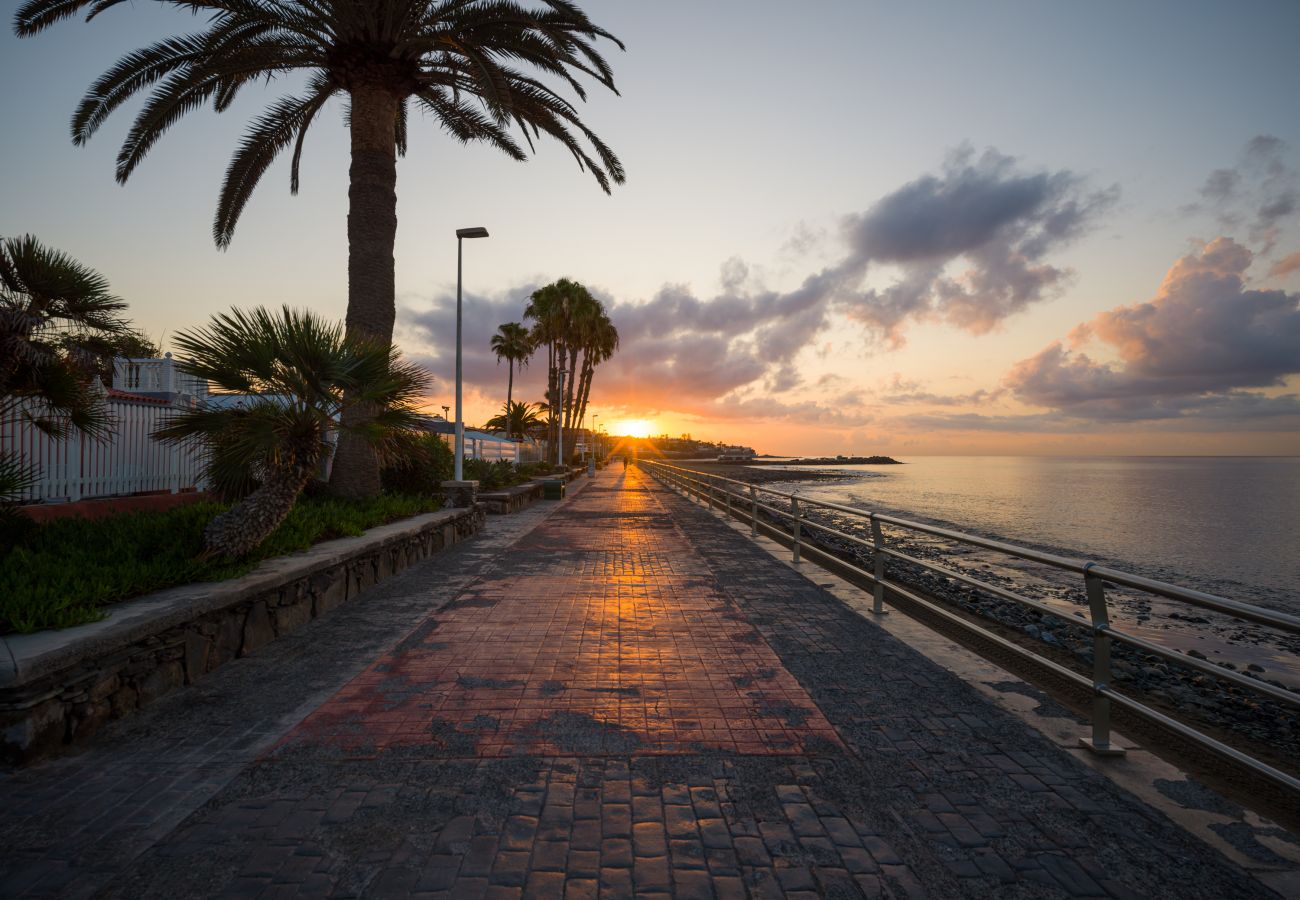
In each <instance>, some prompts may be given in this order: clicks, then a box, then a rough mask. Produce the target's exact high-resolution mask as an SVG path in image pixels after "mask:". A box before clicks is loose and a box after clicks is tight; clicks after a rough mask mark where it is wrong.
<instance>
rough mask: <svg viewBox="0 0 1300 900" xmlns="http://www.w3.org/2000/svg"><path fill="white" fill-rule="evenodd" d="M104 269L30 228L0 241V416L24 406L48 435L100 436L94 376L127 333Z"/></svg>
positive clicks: (101, 415)
mask: <svg viewBox="0 0 1300 900" xmlns="http://www.w3.org/2000/svg"><path fill="white" fill-rule="evenodd" d="M125 309H126V303H124V302H123V301H122V300H121V299H119V298H118V297H115V296H113V294H112V293H110V292H109V289H108V282H107V281H106V280H105V279H104V277H103V276H102V275H100V274H99V273H97V272H95V271H94V270H92V269H89V268H87V267H86V266H84V265H82V264H81V263H79V262H77V261H76V260H75V259H73V258H72V257H70V256H68V255H67V254H65V253H61V252H59V251H58V250H53V249H50V248H49V247H46V246H44V245H43V244H41V242H40V241H38V240H37V239H36V238H34V237H32V236H31V235H25V236H24V237H21V238H5V239H4V240H0V417H4V416H6V415H9V414H11V413H14V412H15V411H18V410H21V413H20V414H21V415H22V416H23V418H25V419H26V420H27V421H28V422H30V423H31V424H32V425H33V426H34V427H36V428H38V429H40V430H41V431H44V432H45V433H46V434H49V435H50V436H51V437H56V438H63V437H67V436H68V435H69V434H71V433H72V432H73V431H79V432H81V433H83V434H87V435H90V436H92V437H104V436H106V435H107V434H108V432H109V431H110V430H111V429H112V420H111V419H110V417H109V415H108V411H107V408H106V406H105V404H104V402H103V396H102V394H100V393H98V392H97V391H96V390H95V389H94V377H95V374H96V373H97V372H99V371H100V370H102V369H103V367H104V366H105V363H106V360H111V359H112V357H113V355H114V349H115V348H116V346H117V345H118V343H119V342H121V341H124V340H126V339H127V338H128V337H129V336H130V335H131V334H132V331H131V327H130V325H129V324H128V323H127V321H126V320H125V319H124V318H123V317H122V312H123V310H125Z"/></svg>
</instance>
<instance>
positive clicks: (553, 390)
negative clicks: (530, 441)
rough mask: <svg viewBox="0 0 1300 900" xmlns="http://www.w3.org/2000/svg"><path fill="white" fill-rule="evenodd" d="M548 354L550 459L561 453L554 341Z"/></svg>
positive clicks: (547, 430) (547, 452) (549, 346)
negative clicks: (556, 406) (557, 417)
mask: <svg viewBox="0 0 1300 900" xmlns="http://www.w3.org/2000/svg"><path fill="white" fill-rule="evenodd" d="M546 353H547V357H546V409H547V416H546V443H547V445H548V446H547V448H546V455H547V457H548V459H549V458H550V457H551V456H556V454H557V453H558V452H559V451H558V450H556V447H555V434H556V432H555V426H556V414H555V404H556V403H557V402H558V401H557V397H556V395H557V394H558V393H559V376H558V375H557V374H556V370H557V367H556V365H555V342H554V341H552V342H551V343H549V344H547V345H546ZM555 461H556V462H559V458H558V456H556V460H555Z"/></svg>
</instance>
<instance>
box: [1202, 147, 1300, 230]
mask: <svg viewBox="0 0 1300 900" xmlns="http://www.w3.org/2000/svg"><path fill="white" fill-rule="evenodd" d="M1289 149H1290V148H1289V147H1288V146H1287V143H1286V141H1283V140H1282V139H1281V138H1278V137H1274V136H1273V135H1268V134H1260V135H1256V136H1255V137H1253V138H1251V139H1250V140H1249V141H1248V142H1247V143H1246V146H1245V147H1244V148H1243V149H1242V151H1241V155H1240V158H1239V161H1238V163H1237V165H1236V166H1235V167H1232V168H1227V169H1215V170H1214V171H1213V172H1211V173H1210V174H1209V175H1208V176H1207V177H1206V179H1205V184H1203V185H1202V186H1201V189H1200V197H1201V200H1200V202H1197V203H1193V204H1191V205H1190V206H1187V207H1185V208H1184V211H1185V212H1187V213H1192V214H1195V213H1200V212H1209V213H1211V214H1212V215H1213V216H1214V217H1215V219H1216V220H1217V221H1218V223H1219V224H1220V225H1221V226H1222V227H1224V228H1225V229H1233V230H1235V229H1238V228H1242V227H1244V228H1245V234H1246V236H1247V237H1248V239H1249V240H1250V241H1251V242H1252V243H1253V244H1255V245H1256V246H1257V247H1258V249H1259V250H1260V252H1261V253H1265V254H1267V253H1271V252H1272V250H1273V248H1274V246H1275V245H1276V244H1277V242H1278V240H1279V239H1280V237H1281V235H1282V228H1283V226H1284V225H1285V224H1286V222H1287V220H1289V219H1291V218H1292V217H1293V216H1295V215H1296V214H1297V213H1300V173H1297V172H1296V170H1295V169H1294V168H1293V167H1292V166H1291V165H1290V164H1289V163H1288V162H1287V154H1288V151H1289Z"/></svg>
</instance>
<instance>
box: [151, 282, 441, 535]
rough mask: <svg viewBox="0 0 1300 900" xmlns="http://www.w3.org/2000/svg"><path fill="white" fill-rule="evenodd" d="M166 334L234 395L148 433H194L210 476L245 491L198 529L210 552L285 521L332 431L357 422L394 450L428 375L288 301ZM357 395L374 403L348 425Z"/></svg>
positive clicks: (192, 367)
mask: <svg viewBox="0 0 1300 900" xmlns="http://www.w3.org/2000/svg"><path fill="white" fill-rule="evenodd" d="M173 344H174V345H175V346H176V348H177V349H178V350H179V351H180V354H181V355H182V356H183V357H185V358H184V359H183V360H182V362H181V363H180V366H179V368H180V369H181V370H182V371H184V372H188V373H189V374H191V375H194V376H196V377H198V378H203V379H207V381H208V382H209V383H211V384H212V385H214V386H215V387H217V388H218V389H220V390H222V391H225V392H228V393H231V394H237V395H240V397H241V401H240V403H239V404H238V405H232V406H225V405H218V404H216V403H208V404H205V405H203V406H200V407H196V408H195V409H192V410H187V411H184V412H180V413H177V414H176V415H175V416H173V417H172V418H171V419H170V421H169V422H168V423H167V424H166V425H165V426H164V427H163V428H161V429H159V430H158V431H157V432H155V434H154V436H155V437H157V438H159V439H160V440H163V441H167V442H171V443H179V444H188V443H192V442H193V441H194V440H195V439H196V438H198V439H201V440H202V441H203V443H204V444H205V446H206V462H205V476H206V478H207V480H208V481H209V483H210V484H211V485H212V486H213V487H214V488H215V489H216V490H218V491H219V492H220V493H222V494H224V495H228V496H231V495H233V496H241V497H242V499H240V500H239V501H238V502H236V503H235V504H234V505H233V506H231V507H230V509H228V510H226V511H225V512H223V513H221V514H220V515H218V516H217V517H216V518H214V519H213V520H212V521H211V522H210V523H209V524H208V526H207V528H206V529H205V530H204V533H203V553H204V555H205V556H221V557H227V558H237V557H239V556H242V555H244V554H246V553H248V552H249V551H250V550H252V549H253V548H255V547H257V545H258V544H260V543H261V542H262V541H263V540H265V539H266V538H267V536H269V535H270V534H271V532H273V531H274V530H275V528H276V526H278V525H279V524H280V523H281V522H283V521H284V519H285V517H286V516H287V515H288V514H289V511H290V510H291V509H292V508H293V504H294V501H295V500H297V498H298V495H299V494H301V493H302V490H303V488H304V487H305V486H306V484H307V482H308V481H309V480H310V479H311V478H312V477H313V476H315V475H316V474H317V472H318V471H319V469H320V466H321V463H322V461H323V460H324V459H325V457H326V455H327V454H328V453H329V452H330V451H329V445H328V444H327V443H326V435H327V433H328V431H329V429H331V428H338V429H340V430H347V431H350V432H352V433H353V434H355V435H356V436H357V437H358V438H360V439H361V440H362V441H363V442H364V443H365V445H367V446H369V447H370V448H371V449H372V451H373V452H375V454H376V455H377V456H378V457H379V458H381V459H382V458H386V457H391V456H393V455H396V454H398V453H400V450H401V439H400V435H401V434H403V433H404V432H406V431H408V430H410V429H411V428H412V427H413V426H414V425H415V424H416V423H417V422H418V421H419V416H418V413H417V412H416V409H415V405H414V404H415V402H416V401H417V400H418V398H419V397H420V395H421V394H422V393H423V391H424V390H425V388H426V387H427V385H428V377H427V376H426V375H425V374H424V373H423V372H421V371H420V370H419V369H417V368H415V367H414V366H412V365H410V364H408V363H405V362H403V361H402V360H401V358H400V356H399V354H398V352H397V350H396V349H395V348H393V347H392V346H391V345H389V344H381V343H378V342H374V341H367V340H363V339H358V338H355V337H352V336H345V335H344V333H343V327H342V325H340V324H338V323H331V322H327V321H325V320H324V319H322V318H321V317H319V316H317V315H316V314H314V313H312V312H307V311H299V310H293V309H290V308H289V307H287V306H286V307H283V308H281V309H280V310H279V311H278V312H272V311H270V310H267V309H264V308H258V309H254V310H251V311H249V312H243V311H240V310H233V311H231V312H229V313H223V314H220V315H216V316H214V317H213V318H212V320H211V322H210V323H209V324H208V325H207V326H206V327H204V328H199V329H195V330H192V331H186V332H181V333H180V334H178V335H177V336H176V337H175V338H174V339H173ZM353 404H365V405H367V406H368V407H369V408H370V409H371V414H370V415H369V416H367V418H366V420H365V421H364V422H362V423H361V424H359V425H353V424H345V422H346V419H345V415H346V413H347V412H348V409H349V406H351V405H353Z"/></svg>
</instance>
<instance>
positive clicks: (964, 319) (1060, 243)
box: [834, 147, 1119, 344]
mask: <svg viewBox="0 0 1300 900" xmlns="http://www.w3.org/2000/svg"><path fill="white" fill-rule="evenodd" d="M1118 196H1119V192H1118V188H1115V187H1111V188H1107V189H1104V190H1091V189H1089V188H1088V187H1087V185H1086V182H1085V180H1084V179H1083V178H1082V177H1080V176H1078V175H1076V174H1075V173H1073V172H1070V171H1068V170H1061V171H1057V172H1042V171H1039V172H1027V171H1023V170H1022V169H1021V167H1020V166H1019V164H1018V163H1017V161H1016V160H1015V159H1014V158H1012V157H1010V156H1005V155H1003V154H1001V153H998V152H997V151H996V150H991V149H990V150H988V151H986V152H985V153H983V154H982V155H981V156H980V157H979V158H978V159H976V158H975V155H974V152H973V151H972V150H971V149H970V148H969V147H963V148H961V149H959V150H958V151H956V152H955V153H953V154H952V155H950V157H949V158H948V160H947V161H946V162H945V164H944V166H943V169H942V171H941V172H940V174H938V175H926V176H924V177H922V178H918V179H917V180H915V181H912V182H910V183H908V184H906V185H904V186H903V187H901V188H899V189H898V190H896V191H894V192H893V193H892V194H889V195H888V196H886V197H884V198H883V199H881V200H880V201H879V202H877V203H876V204H875V205H874V206H873V207H872V208H871V209H869V210H868V211H867V212H865V213H863V214H861V215H859V216H854V217H851V218H850V219H849V221H848V223H847V236H848V240H849V243H850V247H851V252H850V254H849V256H848V257H847V258H846V259H845V260H844V261H843V262H841V263H840V265H839V266H838V267H837V269H836V270H835V272H834V276H835V278H836V279H837V280H839V281H842V282H850V281H852V280H854V279H861V278H862V277H863V276H864V275H865V274H866V273H867V271H868V270H869V268H870V267H872V266H880V265H888V266H893V267H895V268H897V269H899V270H900V271H901V273H902V274H901V277H899V278H898V279H897V280H896V281H895V282H894V283H893V284H892V285H890V286H888V287H886V288H883V289H878V290H877V289H872V290H866V291H862V292H860V293H858V294H857V295H856V296H854V297H851V298H847V299H846V300H845V307H846V309H847V310H848V311H849V312H850V314H851V315H853V316H854V318H856V319H858V320H859V321H861V322H863V323H865V324H866V325H868V326H869V327H870V328H871V329H873V330H875V331H877V332H879V333H880V334H882V335H883V336H885V337H886V339H888V340H889V341H890V342H891V343H894V344H898V343H900V342H901V340H902V334H901V331H902V328H903V326H904V325H905V324H906V323H907V322H908V321H909V320H914V319H926V318H935V317H937V318H940V319H943V320H946V321H947V322H949V323H950V324H953V325H955V326H957V327H958V328H962V329H964V330H966V331H970V332H972V333H975V334H983V333H985V332H987V331H990V330H991V329H993V328H994V327H996V326H997V325H998V324H999V323H1000V322H1001V321H1002V320H1003V319H1005V318H1007V317H1008V316H1011V315H1014V314H1015V313H1017V312H1019V311H1021V310H1023V309H1024V308H1026V307H1027V306H1029V305H1030V304H1032V303H1036V302H1039V301H1041V300H1044V299H1048V298H1049V297H1052V296H1054V295H1055V294H1056V293H1057V292H1058V291H1059V290H1060V289H1061V288H1062V287H1063V286H1064V284H1065V283H1066V281H1067V280H1068V278H1069V275H1070V272H1069V271H1068V270H1066V269H1063V268H1059V267H1057V266H1055V265H1052V264H1050V263H1048V262H1047V261H1046V257H1047V256H1048V255H1049V254H1050V253H1052V252H1054V251H1056V250H1059V249H1061V248H1062V247H1064V246H1066V245H1068V244H1069V243H1071V242H1072V241H1074V240H1075V239H1077V238H1078V237H1079V236H1080V235H1082V234H1084V233H1085V232H1086V231H1087V230H1088V229H1089V228H1091V227H1092V226H1093V225H1094V224H1095V223H1096V221H1097V219H1098V218H1099V217H1100V216H1101V214H1102V213H1104V212H1105V211H1106V210H1108V209H1109V208H1110V207H1111V206H1113V205H1114V203H1115V202H1116V200H1117V199H1118ZM954 267H955V268H958V269H959V271H955V272H954V271H952V269H953V268H954Z"/></svg>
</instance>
